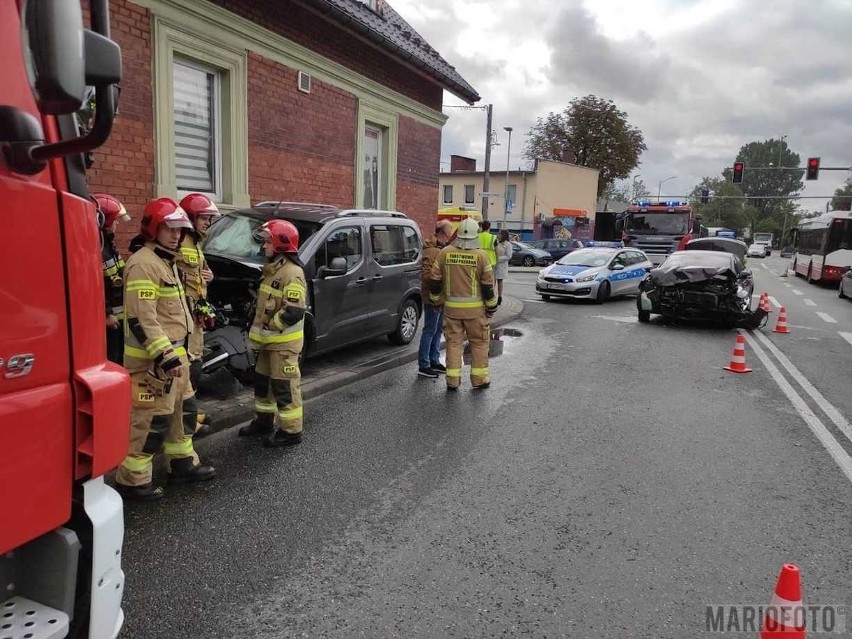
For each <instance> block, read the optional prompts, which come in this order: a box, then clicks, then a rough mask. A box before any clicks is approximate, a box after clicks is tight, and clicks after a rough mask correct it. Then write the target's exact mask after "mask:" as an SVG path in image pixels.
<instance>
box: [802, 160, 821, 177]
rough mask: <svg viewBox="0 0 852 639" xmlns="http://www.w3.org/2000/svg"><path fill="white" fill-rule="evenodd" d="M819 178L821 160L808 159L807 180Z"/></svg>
mask: <svg viewBox="0 0 852 639" xmlns="http://www.w3.org/2000/svg"><path fill="white" fill-rule="evenodd" d="M818 178H819V158H808V170H807V171H806V173H805V179H806V180H816V179H818Z"/></svg>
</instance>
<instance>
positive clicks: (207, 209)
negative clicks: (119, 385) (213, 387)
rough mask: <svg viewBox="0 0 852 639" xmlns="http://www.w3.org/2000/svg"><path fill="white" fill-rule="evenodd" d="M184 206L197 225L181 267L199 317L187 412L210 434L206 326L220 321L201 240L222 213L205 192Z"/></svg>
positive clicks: (183, 248)
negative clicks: (204, 403)
mask: <svg viewBox="0 0 852 639" xmlns="http://www.w3.org/2000/svg"><path fill="white" fill-rule="evenodd" d="M180 207H181V208H182V209H183V210H184V211H185V212H186V214H187V215H188V216H189V220H190V222H192V227H193V228H192V230H191V231H188V232H187V233H185V234H184V236H183V240H181V243H180V260H179V261H178V268H179V269H180V272H181V274H182V275H183V284H184V288H185V291H186V301H187V306H189V310H190V311H191V312H192V316H193V319H194V320H195V326H194V328H193V331H192V334H191V335H190V336H189V348H188V349H187V351H188V353H189V381H190V384H189V386H187V394H186V396H185V397H184V403H183V412H184V419H185V420H186V425H187V428H189V427H192V428H193V429H195V435H196V437H200V436H203V435H206V434H208V433H209V432H210V428H211V423H210V418H209V417H208V416H207V415H202V414H199V412H198V401H197V399H196V393H197V392H198V383H199V382H200V381H201V365H202V357H203V355H204V329H207V330H210V329H212V328H214V327H215V324H216V316H215V313H214V310H213V307H212V306H211V305H210V303H209V302H208V301H207V285H208V284H209V283H210V282H211V281H212V280H213V271H211V270H210V266H209V265H208V264H207V260H206V259H205V258H204V253H203V252H202V251H201V241H202V240H203V239H204V236H205V235H206V234H207V229H209V228H210V225H211V224H212V223H213V221H214V220H215V219H216V218H218V217H221V214H220V213H219V209H218V207H217V206H216V204H215V203H214V202H213V200H211V199H210V198H209V197H207V196H206V195H204V194H203V193H190V194H189V195H187V196H186V197H184V198H183V199H182V200H181V201H180Z"/></svg>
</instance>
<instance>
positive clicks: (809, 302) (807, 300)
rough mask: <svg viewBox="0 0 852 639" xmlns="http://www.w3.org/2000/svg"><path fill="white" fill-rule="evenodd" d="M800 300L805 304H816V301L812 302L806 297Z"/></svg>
mask: <svg viewBox="0 0 852 639" xmlns="http://www.w3.org/2000/svg"><path fill="white" fill-rule="evenodd" d="M802 302H803V303H804V305H805V306H816V305H817V303H816V302H814V301H813V300H809V299H808V298H807V297H806V298H805V299H803V300H802Z"/></svg>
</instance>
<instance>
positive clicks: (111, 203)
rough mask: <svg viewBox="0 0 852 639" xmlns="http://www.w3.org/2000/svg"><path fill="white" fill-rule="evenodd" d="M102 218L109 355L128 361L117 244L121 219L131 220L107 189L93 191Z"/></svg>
mask: <svg viewBox="0 0 852 639" xmlns="http://www.w3.org/2000/svg"><path fill="white" fill-rule="evenodd" d="M92 198H93V199H94V200H95V204H97V207H98V217H99V218H100V221H101V266H102V268H103V272H104V297H105V298H106V327H107V329H106V343H107V359H109V361H111V362H115V363H116V364H123V363H124V336H123V333H122V330H121V321H122V320H123V319H124V260H122V259H121V255H120V254H119V252H118V249H117V248H116V246H115V227H116V225H117V224H118V222H129V221H130V216H129V215H128V214H127V209H125V208H124V205H123V204H122V203H121V202H119V201H118V199H117V198H115V197H113V196H112V195H107V194H106V193H95V194H94V195H92Z"/></svg>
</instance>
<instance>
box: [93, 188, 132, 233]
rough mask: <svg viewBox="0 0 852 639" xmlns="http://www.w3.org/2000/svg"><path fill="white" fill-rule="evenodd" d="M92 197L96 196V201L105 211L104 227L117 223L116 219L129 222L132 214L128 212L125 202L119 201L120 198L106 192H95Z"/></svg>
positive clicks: (103, 211)
mask: <svg viewBox="0 0 852 639" xmlns="http://www.w3.org/2000/svg"><path fill="white" fill-rule="evenodd" d="M92 197H93V198H95V202H97V204H98V208H99V209H100V210H101V213H103V216H104V221H103V226H104V228H106V227H108V226H112V225H113V224H115V221H116V220H121V221H122V222H129V221H130V215H128V214H127V209H125V208H124V204H122V203H121V202H119V200H118V198H116V197H113V196H112V195H107V194H106V193H94V194H92Z"/></svg>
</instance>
